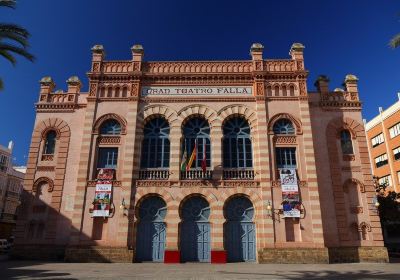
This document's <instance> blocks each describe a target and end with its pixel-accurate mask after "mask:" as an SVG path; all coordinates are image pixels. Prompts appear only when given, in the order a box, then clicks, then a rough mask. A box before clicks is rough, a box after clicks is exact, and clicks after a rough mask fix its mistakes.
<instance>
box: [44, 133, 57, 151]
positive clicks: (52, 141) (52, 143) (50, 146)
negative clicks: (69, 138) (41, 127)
mask: <svg viewBox="0 0 400 280" xmlns="http://www.w3.org/2000/svg"><path fill="white" fill-rule="evenodd" d="M56 137H57V134H56V132H55V131H54V130H51V131H49V132H48V133H47V135H46V142H45V144H44V154H46V155H53V154H54V150H55V147H56Z"/></svg>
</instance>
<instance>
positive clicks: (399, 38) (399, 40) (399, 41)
mask: <svg viewBox="0 0 400 280" xmlns="http://www.w3.org/2000/svg"><path fill="white" fill-rule="evenodd" d="M389 46H390V47H392V48H393V49H395V48H398V47H399V46H400V33H399V34H397V35H396V36H394V37H393V38H392V40H390V42H389Z"/></svg>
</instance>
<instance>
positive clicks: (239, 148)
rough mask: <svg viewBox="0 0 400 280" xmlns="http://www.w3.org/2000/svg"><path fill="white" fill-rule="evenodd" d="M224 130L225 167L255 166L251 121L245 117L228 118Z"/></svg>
mask: <svg viewBox="0 0 400 280" xmlns="http://www.w3.org/2000/svg"><path fill="white" fill-rule="evenodd" d="M223 131H224V140H223V145H224V147H223V148H224V149H223V151H224V167H225V168H246V167H247V168H248V167H253V155H252V147H251V138H250V126H249V123H248V122H247V121H246V120H245V119H244V118H243V117H235V118H232V119H230V120H228V121H227V122H226V123H225V124H224V127H223Z"/></svg>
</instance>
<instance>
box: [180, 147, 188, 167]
mask: <svg viewBox="0 0 400 280" xmlns="http://www.w3.org/2000/svg"><path fill="white" fill-rule="evenodd" d="M186 167H187V152H186V141H185V149H184V150H183V155H182V160H181V171H185V170H186Z"/></svg>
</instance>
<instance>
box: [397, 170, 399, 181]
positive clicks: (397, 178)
mask: <svg viewBox="0 0 400 280" xmlns="http://www.w3.org/2000/svg"><path fill="white" fill-rule="evenodd" d="M397 180H399V182H400V171H397Z"/></svg>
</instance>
